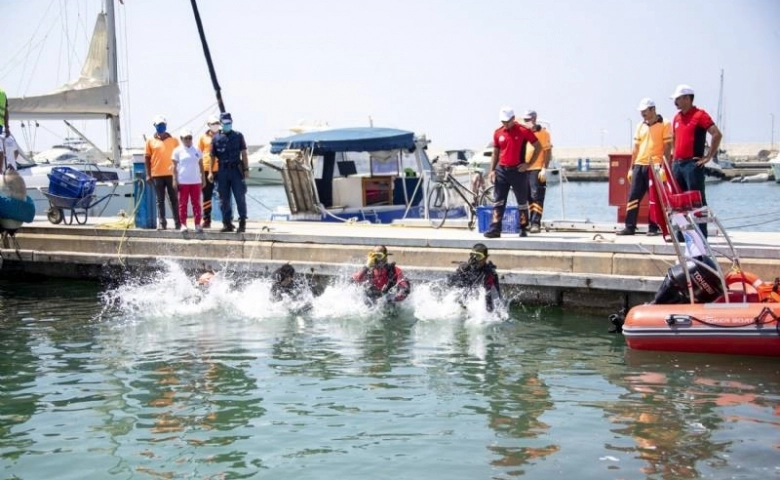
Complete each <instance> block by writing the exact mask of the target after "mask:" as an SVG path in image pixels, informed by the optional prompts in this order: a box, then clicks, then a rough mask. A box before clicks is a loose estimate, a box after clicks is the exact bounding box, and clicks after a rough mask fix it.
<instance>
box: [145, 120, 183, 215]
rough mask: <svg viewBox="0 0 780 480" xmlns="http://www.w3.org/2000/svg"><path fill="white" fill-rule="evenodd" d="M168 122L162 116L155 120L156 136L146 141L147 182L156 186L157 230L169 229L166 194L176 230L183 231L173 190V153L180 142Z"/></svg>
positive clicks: (174, 190)
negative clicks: (166, 194)
mask: <svg viewBox="0 0 780 480" xmlns="http://www.w3.org/2000/svg"><path fill="white" fill-rule="evenodd" d="M167 128H168V121H167V120H166V119H165V117H163V116H162V115H158V116H157V117H155V119H154V129H155V132H156V133H155V134H154V136H153V137H152V138H150V139H149V140H147V141H146V156H145V159H146V181H147V182H149V183H153V184H154V192H155V194H156V196H157V217H159V218H158V222H159V223H158V225H157V230H165V229H166V228H168V222H167V221H166V220H165V193H166V192H167V193H168V200H169V201H170V202H171V216H172V217H173V222H174V225H175V226H176V230H179V229H181V222H180V221H179V199H178V198H177V195H176V189H175V188H173V151H174V150H175V149H176V147H178V146H179V141H178V140H176V138H174V137H172V136H171V134H169V133H168V132H167Z"/></svg>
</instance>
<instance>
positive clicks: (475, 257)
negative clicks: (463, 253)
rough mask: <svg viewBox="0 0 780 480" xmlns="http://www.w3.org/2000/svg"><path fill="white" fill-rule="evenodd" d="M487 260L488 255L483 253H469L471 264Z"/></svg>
mask: <svg viewBox="0 0 780 480" xmlns="http://www.w3.org/2000/svg"><path fill="white" fill-rule="evenodd" d="M486 258H487V255H485V254H484V253H482V252H471V253H469V263H471V264H476V263H480V262H482V261H484V260H485V259H486Z"/></svg>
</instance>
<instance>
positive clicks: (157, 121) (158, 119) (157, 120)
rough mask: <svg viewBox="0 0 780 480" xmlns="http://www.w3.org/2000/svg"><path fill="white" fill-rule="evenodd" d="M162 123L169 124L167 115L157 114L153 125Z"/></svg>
mask: <svg viewBox="0 0 780 480" xmlns="http://www.w3.org/2000/svg"><path fill="white" fill-rule="evenodd" d="M160 123H164V124H166V125H167V124H168V120H166V119H165V117H164V116H162V115H157V116H156V117H154V122H153V123H152V125H158V124H160Z"/></svg>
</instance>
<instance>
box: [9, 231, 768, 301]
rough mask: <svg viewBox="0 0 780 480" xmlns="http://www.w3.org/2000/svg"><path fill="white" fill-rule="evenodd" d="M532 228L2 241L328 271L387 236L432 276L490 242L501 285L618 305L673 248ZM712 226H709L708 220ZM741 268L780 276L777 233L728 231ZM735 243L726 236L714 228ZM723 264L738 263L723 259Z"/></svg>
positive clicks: (130, 262) (90, 259) (84, 235)
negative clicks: (486, 234) (524, 233)
mask: <svg viewBox="0 0 780 480" xmlns="http://www.w3.org/2000/svg"><path fill="white" fill-rule="evenodd" d="M545 226H546V227H547V228H548V229H549V231H547V232H543V233H540V234H536V235H530V236H529V237H527V238H519V237H518V235H517V234H505V235H503V236H502V238H499V239H485V238H483V236H482V235H481V234H480V233H478V232H477V231H476V230H474V231H470V230H468V229H466V228H465V226H464V224H463V222H462V221H460V222H459V221H450V220H448V221H447V224H446V225H445V227H444V228H441V229H438V230H437V229H433V228H431V227H430V226H428V225H427V223H425V222H423V221H409V222H407V223H406V224H403V225H376V224H366V223H307V222H270V221H269V222H249V223H248V225H247V232H246V233H243V234H236V233H219V232H218V231H217V230H214V229H212V230H207V231H206V232H205V233H203V234H198V233H195V232H194V231H192V230H190V231H189V232H186V233H182V232H178V231H171V230H167V231H156V230H141V229H134V228H125V227H124V226H123V225H122V222H121V221H120V219H116V218H91V219H90V220H89V221H88V222H87V224H86V225H53V224H51V223H49V222H48V221H47V220H46V219H45V217H36V220H35V221H34V222H33V223H31V224H26V225H25V226H24V227H23V228H21V229H20V230H19V231H18V232H17V233H16V235H15V237H13V238H10V237H9V238H8V239H7V240H8V241H7V244H6V245H3V247H4V248H2V249H0V254H2V261H3V262H2V268H0V275H3V276H6V277H9V276H11V277H13V276H16V275H22V274H31V275H44V276H55V277H69V278H85V279H113V280H117V279H121V278H123V277H124V276H126V275H127V274H128V273H134V272H141V271H144V270H152V269H155V268H159V262H158V260H159V259H161V258H170V259H173V260H175V261H177V262H179V263H181V264H182V265H183V266H184V267H185V268H192V269H195V268H198V267H199V266H202V265H203V264H208V265H210V266H212V267H214V268H227V269H231V270H235V271H238V272H246V273H248V274H263V273H265V272H268V271H269V270H270V269H273V268H275V267H276V266H278V265H279V264H281V263H285V262H290V263H291V264H293V265H294V266H295V267H296V268H297V269H298V270H299V271H305V272H307V273H312V274H314V275H316V276H320V277H322V278H327V277H332V276H344V275H347V274H349V273H351V272H352V271H354V270H356V269H357V268H359V266H360V265H362V264H363V262H364V261H365V255H366V252H367V251H368V250H369V249H370V247H371V246H373V245H376V244H384V245H387V247H388V250H389V251H390V253H392V257H391V259H392V260H393V261H395V262H397V264H398V265H399V266H400V267H402V268H403V269H404V271H405V272H407V275H408V276H409V277H410V278H411V279H412V280H413V281H423V280H435V279H441V278H444V275H446V274H447V273H449V272H451V271H453V270H454V268H455V266H456V265H455V263H457V262H458V261H463V260H465V259H466V258H467V257H468V251H469V250H470V248H471V246H472V245H473V244H474V243H477V242H482V243H485V244H486V245H487V246H488V247H489V249H490V258H491V260H492V261H493V262H494V263H495V264H496V266H497V267H498V269H499V273H500V276H501V280H502V284H503V285H505V286H506V287H507V290H508V291H509V292H511V296H512V297H513V298H514V299H515V300H517V301H520V302H522V303H523V304H554V305H562V306H567V307H588V308H595V309H597V310H613V309H615V308H619V307H621V306H624V305H632V304H636V303H641V302H643V301H646V300H647V299H649V298H652V294H653V293H654V292H655V291H656V290H657V288H658V286H659V285H660V282H661V281H662V279H663V276H664V275H665V274H666V270H667V269H668V268H669V267H670V266H671V265H673V264H674V262H675V261H676V257H675V255H674V248H673V246H672V244H670V243H667V242H665V241H664V240H663V239H662V238H661V237H647V236H645V235H643V234H637V235H635V236H630V237H619V236H616V235H615V234H614V232H615V230H616V229H617V228H618V225H604V224H592V223H560V222H558V223H556V222H547V223H546V224H545ZM711 230H712V227H711ZM730 233H731V239H732V241H733V243H734V244H735V246H736V248H737V253H738V255H739V257H740V261H741V264H742V267H743V269H744V270H747V271H750V272H753V273H755V274H757V275H759V276H760V277H761V278H763V279H764V280H765V281H769V280H773V279H774V278H775V277H777V276H780V233H775V232H763V233H756V232H730ZM710 244H711V245H712V247H713V248H714V249H715V250H716V251H726V242H725V239H724V237H723V236H719V235H717V234H715V235H712V236H711V237H710ZM723 266H724V268H728V267H730V264H729V265H726V264H723Z"/></svg>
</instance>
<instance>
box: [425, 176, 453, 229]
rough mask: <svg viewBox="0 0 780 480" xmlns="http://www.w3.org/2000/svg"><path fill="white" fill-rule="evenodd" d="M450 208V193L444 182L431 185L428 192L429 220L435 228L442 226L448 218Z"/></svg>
mask: <svg viewBox="0 0 780 480" xmlns="http://www.w3.org/2000/svg"><path fill="white" fill-rule="evenodd" d="M449 210H450V195H449V192H447V188H446V187H445V186H444V184H442V183H437V184H435V185H433V186H431V190H430V192H428V221H429V222H431V226H432V227H433V228H440V227H441V226H442V225H444V222H445V221H446V220H447V213H448V212H449Z"/></svg>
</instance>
